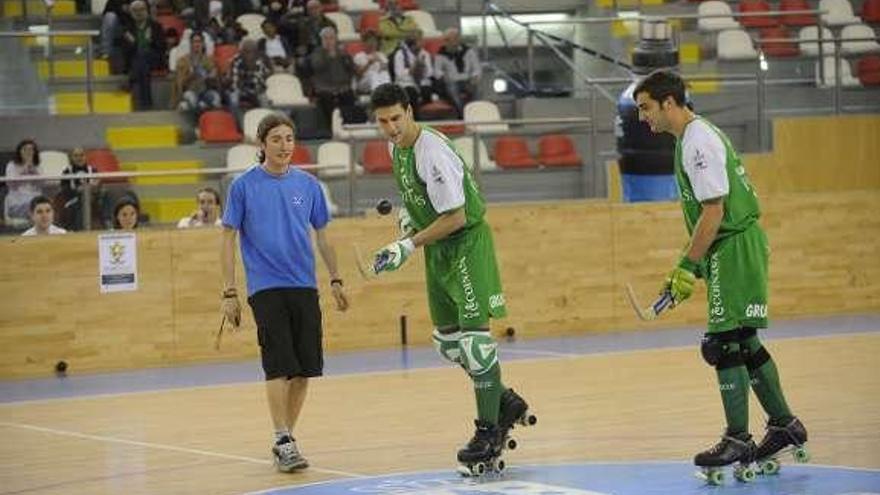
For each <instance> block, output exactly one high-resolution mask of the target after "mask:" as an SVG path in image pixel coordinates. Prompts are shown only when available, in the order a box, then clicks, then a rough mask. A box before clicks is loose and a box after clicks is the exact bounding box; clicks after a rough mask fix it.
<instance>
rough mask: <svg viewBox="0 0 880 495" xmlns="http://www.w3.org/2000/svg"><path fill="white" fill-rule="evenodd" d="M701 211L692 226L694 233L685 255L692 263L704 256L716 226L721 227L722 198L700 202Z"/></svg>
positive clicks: (716, 230) (710, 244) (722, 216)
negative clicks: (694, 225)
mask: <svg viewBox="0 0 880 495" xmlns="http://www.w3.org/2000/svg"><path fill="white" fill-rule="evenodd" d="M702 205H703V211H702V212H701V213H700V218H699V219H698V220H697V225H696V227H694V233H693V235H691V242H690V246H688V249H687V252H686V253H685V256H687V258H688V259H689V260H691V261H693V262H694V263H699V262H700V260H702V259H703V257H704V256H706V253H707V252H708V251H709V248H710V247H711V246H712V243H713V242H715V236H717V235H718V228H719V227H721V220H722V219H723V218H724V198H723V197H721V198H714V199H709V200H706V201H704V202H703V203H702Z"/></svg>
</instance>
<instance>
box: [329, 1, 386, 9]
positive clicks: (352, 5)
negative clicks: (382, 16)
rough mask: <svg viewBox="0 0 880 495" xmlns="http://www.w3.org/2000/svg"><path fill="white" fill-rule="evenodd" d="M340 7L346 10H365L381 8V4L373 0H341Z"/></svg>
mask: <svg viewBox="0 0 880 495" xmlns="http://www.w3.org/2000/svg"><path fill="white" fill-rule="evenodd" d="M339 8H340V9H342V10H344V11H346V12H365V11H368V10H381V8H380V7H379V4H377V3H376V2H374V1H373V0H339Z"/></svg>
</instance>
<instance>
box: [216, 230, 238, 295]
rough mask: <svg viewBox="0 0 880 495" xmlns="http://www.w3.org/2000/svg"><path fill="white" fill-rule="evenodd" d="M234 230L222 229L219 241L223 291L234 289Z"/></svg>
mask: <svg viewBox="0 0 880 495" xmlns="http://www.w3.org/2000/svg"><path fill="white" fill-rule="evenodd" d="M235 235H236V231H235V229H231V228H229V227H226V226H224V227H223V238H222V239H221V241H220V265H221V268H222V270H223V291H224V292H226V291H227V290H229V289H234V288H235Z"/></svg>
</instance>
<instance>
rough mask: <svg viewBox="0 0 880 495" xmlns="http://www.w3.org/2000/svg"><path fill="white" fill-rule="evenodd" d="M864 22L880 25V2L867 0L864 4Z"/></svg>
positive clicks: (879, 0) (878, 0)
mask: <svg viewBox="0 0 880 495" xmlns="http://www.w3.org/2000/svg"><path fill="white" fill-rule="evenodd" d="M862 20H864V21H865V22H867V23H869V24H874V23H880V0H865V3H863V4H862Z"/></svg>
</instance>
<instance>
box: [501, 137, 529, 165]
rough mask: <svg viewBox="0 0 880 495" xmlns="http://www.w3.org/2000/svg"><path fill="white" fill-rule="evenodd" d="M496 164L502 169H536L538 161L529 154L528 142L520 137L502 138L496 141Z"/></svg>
mask: <svg viewBox="0 0 880 495" xmlns="http://www.w3.org/2000/svg"><path fill="white" fill-rule="evenodd" d="M495 163H497V164H498V166H499V167H501V168H535V167H537V166H538V162H537V160H535V159H534V158H532V155H531V154H530V153H529V145H528V144H527V143H526V140H525V139H523V138H521V137H518V136H502V137H500V138H498V139H496V140H495Z"/></svg>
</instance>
